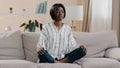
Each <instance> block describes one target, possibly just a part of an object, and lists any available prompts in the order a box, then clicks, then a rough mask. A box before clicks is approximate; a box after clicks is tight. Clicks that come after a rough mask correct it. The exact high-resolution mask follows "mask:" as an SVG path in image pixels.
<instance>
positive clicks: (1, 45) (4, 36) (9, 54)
mask: <svg viewBox="0 0 120 68" xmlns="http://www.w3.org/2000/svg"><path fill="white" fill-rule="evenodd" d="M24 58H25V56H24V50H23V45H22V39H21V31H20V30H13V31H6V32H0V60H1V59H24Z"/></svg>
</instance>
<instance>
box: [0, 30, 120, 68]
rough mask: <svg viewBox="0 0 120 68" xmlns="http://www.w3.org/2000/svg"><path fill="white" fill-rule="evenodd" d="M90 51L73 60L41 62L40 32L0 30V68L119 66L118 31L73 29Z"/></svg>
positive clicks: (93, 67) (117, 67)
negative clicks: (39, 57)
mask: <svg viewBox="0 0 120 68" xmlns="http://www.w3.org/2000/svg"><path fill="white" fill-rule="evenodd" d="M73 35H74V38H75V40H76V42H77V44H78V45H79V44H81V43H82V44H84V45H85V47H86V48H87V54H86V56H85V57H84V58H81V59H79V60H76V61H75V62H74V63H72V64H70V63H38V57H37V52H36V45H37V42H38V39H39V36H40V32H21V31H20V30H11V31H4V32H0V68H120V54H119V53H120V48H119V47H118V39H117V35H116V32H115V31H104V32H94V33H88V32H73Z"/></svg>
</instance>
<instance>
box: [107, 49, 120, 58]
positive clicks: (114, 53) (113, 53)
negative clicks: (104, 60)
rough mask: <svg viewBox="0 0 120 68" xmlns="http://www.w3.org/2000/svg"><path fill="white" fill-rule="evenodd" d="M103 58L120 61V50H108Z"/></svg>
mask: <svg viewBox="0 0 120 68" xmlns="http://www.w3.org/2000/svg"><path fill="white" fill-rule="evenodd" d="M105 57H108V58H112V59H116V60H120V48H110V49H108V50H106V52H105Z"/></svg>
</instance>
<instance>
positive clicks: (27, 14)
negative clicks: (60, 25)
mask: <svg viewBox="0 0 120 68" xmlns="http://www.w3.org/2000/svg"><path fill="white" fill-rule="evenodd" d="M44 1H48V5H47V13H46V14H37V13H36V11H37V7H38V5H39V4H40V3H41V2H44ZM78 1H79V0H1V2H0V31H4V30H5V28H6V27H8V26H10V27H11V28H12V29H20V30H23V28H20V27H19V26H20V25H21V24H22V23H24V22H25V23H28V20H30V19H31V20H35V19H37V20H38V22H40V23H42V24H45V23H48V22H50V21H51V18H50V16H49V10H50V7H51V6H52V5H53V4H54V3H63V4H64V5H65V6H72V5H78ZM80 1H81V0H80ZM80 1H79V2H80ZM10 8H12V10H13V12H12V13H10ZM65 22H66V21H65ZM67 22H69V21H67ZM38 30H39V29H38Z"/></svg>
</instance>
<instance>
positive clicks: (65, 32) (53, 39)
mask: <svg viewBox="0 0 120 68" xmlns="http://www.w3.org/2000/svg"><path fill="white" fill-rule="evenodd" d="M40 47H44V48H45V49H46V50H47V51H48V53H49V54H50V55H51V56H52V57H54V58H58V59H61V58H63V57H64V56H65V54H66V53H69V52H70V51H72V50H74V49H75V48H78V46H77V43H76V41H75V39H74V37H73V34H72V30H71V28H70V26H68V25H67V24H63V26H62V28H61V29H60V30H58V29H57V27H56V26H55V25H54V23H47V24H46V25H45V26H44V27H43V29H42V31H41V34H40V38H39V41H38V44H37V50H38V49H39V48H40Z"/></svg>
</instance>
